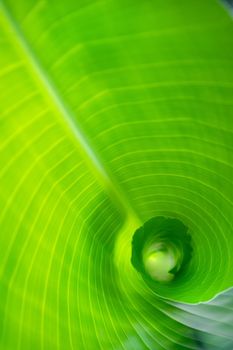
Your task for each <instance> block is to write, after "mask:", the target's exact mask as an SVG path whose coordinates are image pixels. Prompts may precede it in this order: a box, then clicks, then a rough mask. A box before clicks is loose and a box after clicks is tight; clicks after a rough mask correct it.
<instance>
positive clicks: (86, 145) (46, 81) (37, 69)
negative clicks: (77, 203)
mask: <svg viewBox="0 0 233 350" xmlns="http://www.w3.org/2000/svg"><path fill="white" fill-rule="evenodd" d="M0 10H1V13H2V15H3V19H4V22H5V24H6V26H7V27H8V28H9V29H10V32H11V37H12V41H14V42H16V43H17V44H18V47H19V49H20V52H21V53H22V54H23V56H24V58H25V61H26V63H27V64H28V65H29V67H30V69H31V72H32V73H33V77H34V78H35V79H36V81H37V83H39V85H41V87H42V89H43V91H46V94H47V96H48V97H49V99H50V101H51V103H52V104H53V106H54V107H55V109H56V110H57V111H58V114H59V116H60V117H61V122H63V123H64V122H65V125H66V127H67V128H68V130H69V131H70V132H71V135H72V136H73V137H74V138H75V140H76V142H77V143H78V146H79V149H80V150H81V154H82V157H83V158H84V160H85V162H86V163H87V165H88V167H89V168H90V170H91V172H92V174H93V176H94V177H95V178H96V180H97V181H98V182H99V183H100V184H101V185H102V186H103V188H104V189H105V191H106V192H107V193H108V195H109V196H110V197H111V199H113V200H114V202H115V204H117V207H118V208H119V209H120V211H122V210H123V212H124V215H125V216H126V218H127V219H128V220H130V221H131V222H132V221H133V222H134V223H135V225H136V226H138V224H139V223H140V219H139V216H138V214H137V213H136V212H135V210H134V209H133V208H132V206H131V204H130V202H129V201H128V199H127V196H126V195H125V193H124V192H123V191H122V189H121V188H120V186H119V184H117V183H116V181H114V180H113V176H112V174H111V175H110V174H109V172H108V171H107V170H106V168H105V166H104V165H103V162H102V161H101V159H100V157H99V155H97V153H96V152H95V151H94V149H93V147H92V146H91V143H90V141H89V140H88V138H87V136H86V135H85V134H84V133H83V131H82V129H81V127H80V125H79V124H78V121H77V118H76V117H75V116H74V114H73V112H72V110H71V109H70V108H69V106H68V105H67V104H66V102H65V101H64V100H63V99H62V97H61V95H60V94H59V91H58V90H57V88H56V86H55V84H54V83H53V82H52V80H51V79H50V77H49V76H48V74H46V72H45V70H44V69H43V67H42V65H41V63H40V62H39V61H38V59H37V58H36V56H35V54H34V52H33V50H32V49H31V47H30V45H29V44H28V42H27V40H26V38H25V36H24V35H23V33H22V31H21V29H20V28H19V25H18V23H17V22H16V21H15V19H14V18H13V16H12V15H11V13H10V12H9V10H8V9H7V7H6V5H5V4H4V3H3V2H2V1H1V2H0Z"/></svg>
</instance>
